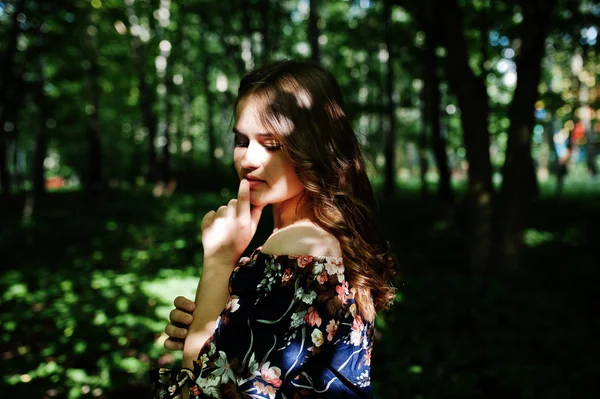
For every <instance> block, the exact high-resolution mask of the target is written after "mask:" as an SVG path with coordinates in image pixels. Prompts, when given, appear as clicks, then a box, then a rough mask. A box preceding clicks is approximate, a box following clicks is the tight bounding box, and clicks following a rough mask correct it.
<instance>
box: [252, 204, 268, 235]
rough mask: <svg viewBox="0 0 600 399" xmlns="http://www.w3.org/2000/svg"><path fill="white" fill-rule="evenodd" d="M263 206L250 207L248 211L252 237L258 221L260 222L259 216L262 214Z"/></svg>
mask: <svg viewBox="0 0 600 399" xmlns="http://www.w3.org/2000/svg"><path fill="white" fill-rule="evenodd" d="M264 208H265V206H264V205H257V206H254V207H252V210H251V211H250V220H251V221H252V235H253V236H254V233H255V232H256V228H257V227H258V221H259V220H260V215H261V214H262V211H263V209H264Z"/></svg>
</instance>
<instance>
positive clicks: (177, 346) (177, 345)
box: [164, 338, 183, 351]
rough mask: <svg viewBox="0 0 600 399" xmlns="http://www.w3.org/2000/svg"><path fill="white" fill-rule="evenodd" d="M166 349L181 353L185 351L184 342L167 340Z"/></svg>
mask: <svg viewBox="0 0 600 399" xmlns="http://www.w3.org/2000/svg"><path fill="white" fill-rule="evenodd" d="M164 346H165V348H167V349H168V350H170V351H180V350H183V342H182V341H179V340H175V339H173V338H167V339H166V340H165V343H164Z"/></svg>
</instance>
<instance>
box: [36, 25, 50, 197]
mask: <svg viewBox="0 0 600 399" xmlns="http://www.w3.org/2000/svg"><path fill="white" fill-rule="evenodd" d="M40 36H41V33H40ZM40 40H41V37H40ZM44 70H45V63H44V59H43V57H42V56H38V81H37V84H38V86H37V93H36V94H37V96H36V97H37V99H36V103H37V105H38V121H37V130H36V132H35V150H34V157H33V194H34V196H35V197H39V196H41V195H42V194H44V193H45V191H46V184H45V183H46V176H45V169H44V160H45V159H46V154H47V153H48V139H47V128H46V118H47V115H48V112H47V105H48V104H47V99H46V94H45V93H44V84H45V76H44Z"/></svg>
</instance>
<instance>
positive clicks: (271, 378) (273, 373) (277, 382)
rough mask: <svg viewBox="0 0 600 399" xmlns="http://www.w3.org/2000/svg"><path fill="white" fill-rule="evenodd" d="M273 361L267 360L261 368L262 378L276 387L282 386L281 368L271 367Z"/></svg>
mask: <svg viewBox="0 0 600 399" xmlns="http://www.w3.org/2000/svg"><path fill="white" fill-rule="evenodd" d="M270 364H271V362H266V363H265V364H263V366H262V367H261V368H260V378H262V379H263V381H264V382H266V383H267V384H270V385H273V386H274V387H275V388H279V387H280V386H281V379H280V378H279V377H281V369H280V368H279V367H275V366H273V367H269V366H270Z"/></svg>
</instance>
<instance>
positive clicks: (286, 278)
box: [281, 268, 292, 281]
mask: <svg viewBox="0 0 600 399" xmlns="http://www.w3.org/2000/svg"><path fill="white" fill-rule="evenodd" d="M291 278H292V271H291V270H290V269H289V268H287V269H285V271H284V272H283V276H281V281H290V279H291Z"/></svg>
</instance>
